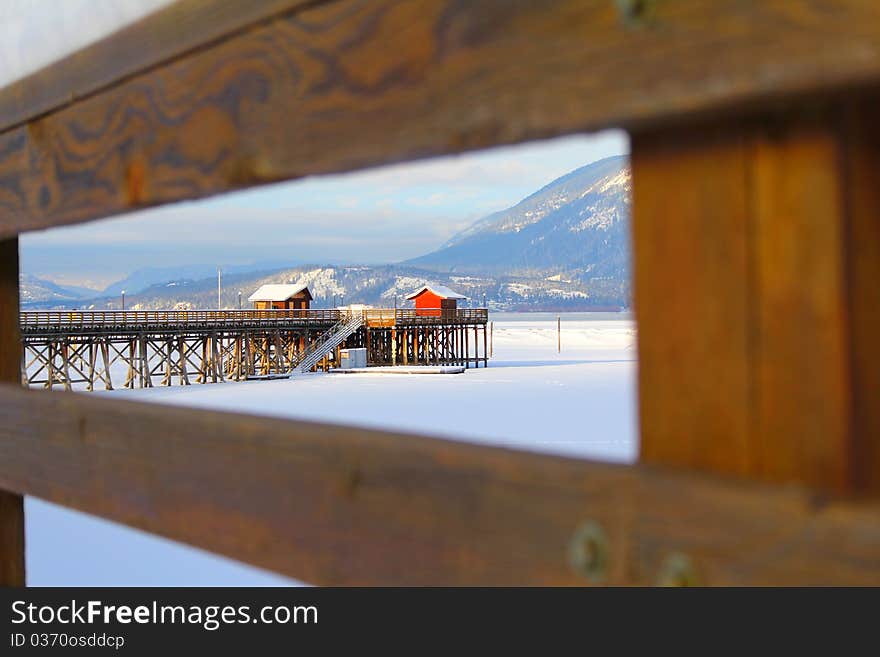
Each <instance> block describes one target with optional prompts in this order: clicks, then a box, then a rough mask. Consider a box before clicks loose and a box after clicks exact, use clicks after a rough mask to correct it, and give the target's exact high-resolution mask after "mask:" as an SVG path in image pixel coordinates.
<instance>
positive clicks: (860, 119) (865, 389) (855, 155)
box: [842, 95, 880, 493]
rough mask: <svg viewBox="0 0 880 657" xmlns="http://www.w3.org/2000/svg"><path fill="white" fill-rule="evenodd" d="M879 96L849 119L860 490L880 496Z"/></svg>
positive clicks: (849, 251)
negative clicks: (879, 337) (879, 338)
mask: <svg viewBox="0 0 880 657" xmlns="http://www.w3.org/2000/svg"><path fill="white" fill-rule="evenodd" d="M878 103H880V97H877V96H876V95H875V96H873V97H871V98H867V99H865V100H864V101H862V102H859V103H853V104H852V105H851V106H850V107H849V108H848V112H847V116H846V144H847V150H846V155H845V159H844V162H843V164H842V165H843V166H844V167H845V175H846V178H847V181H848V190H849V191H848V196H847V209H848V212H849V220H848V222H847V224H846V231H847V232H846V276H847V280H848V285H847V293H848V296H847V303H848V312H849V315H850V321H851V323H852V333H851V336H850V339H851V343H852V353H851V358H850V362H851V367H852V382H853V385H852V390H853V394H852V403H853V424H854V426H856V427H858V428H859V430H858V431H857V432H855V433H854V434H853V436H852V441H853V448H854V450H855V451H856V452H857V453H858V454H859V456H860V458H859V459H858V460H857V461H856V462H855V463H854V464H853V468H854V475H853V476H854V478H855V479H856V481H857V486H858V488H859V489H860V490H870V491H872V492H873V493H880V340H878V336H880V291H878V290H880V287H878V286H880V184H878V176H880V127H878V125H877V107H878V106H880V105H878Z"/></svg>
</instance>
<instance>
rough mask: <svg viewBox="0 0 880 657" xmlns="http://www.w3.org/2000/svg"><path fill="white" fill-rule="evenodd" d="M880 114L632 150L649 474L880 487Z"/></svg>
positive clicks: (857, 106)
mask: <svg viewBox="0 0 880 657" xmlns="http://www.w3.org/2000/svg"><path fill="white" fill-rule="evenodd" d="M875 107H876V104H875V103H874V101H873V100H872V99H870V98H860V97H854V98H853V99H852V100H851V101H848V102H846V103H840V104H838V105H831V106H828V107H825V108H815V107H813V108H808V110H807V111H804V112H785V113H781V114H778V115H767V116H764V117H763V118H757V119H754V120H750V121H739V122H734V121H730V122H721V123H720V124H716V125H714V126H713V127H712V128H709V129H707V128H701V127H699V126H697V127H694V128H691V129H688V130H685V129H681V130H672V131H666V132H662V133H659V132H652V133H650V134H647V135H636V137H635V138H634V141H633V167H634V226H635V228H634V234H635V291H636V307H637V316H638V320H639V329H640V330H639V349H640V363H639V376H640V396H641V401H640V404H641V422H642V442H641V454H642V458H643V460H644V461H645V462H652V463H663V464H666V465H684V466H688V467H693V468H696V469H702V470H709V471H715V472H722V473H730V474H738V475H748V476H750V477H755V478H760V479H764V480H767V481H774V482H800V483H806V484H808V485H811V486H815V487H817V488H819V489H824V490H835V491H849V492H861V493H864V492H873V491H878V490H880V467H878V465H880V458H878V455H880V431H878V426H880V418H878V411H876V410H875V408H876V407H877V403H876V402H877V399H876V398H877V395H878V391H880V386H878V384H880V379H878V375H877V371H878V370H880V350H878V347H877V339H876V338H877V335H878V334H880V333H878V331H880V314H878V310H877V299H878V297H877V292H876V289H877V288H876V281H877V280H878V274H880V228H878V217H880V196H878V192H877V185H876V177H877V171H878V168H877V164H878V162H877V157H878V156H877V154H876V153H877V151H876V145H877V137H876V132H875V128H874V127H873V125H872V122H871V120H870V119H869V118H868V117H870V116H872V111H873V108H875ZM718 135H723V136H722V137H720V139H721V141H722V142H723V143H725V144H726V146H725V148H727V149H729V150H730V151H732V152H735V153H737V154H738V156H737V157H736V158H726V159H725V157H724V156H723V154H722V153H723V152H724V150H723V149H721V148H720V147H719V143H718V142H719V137H718ZM719 179H721V180H724V181H727V182H728V183H729V187H728V188H722V187H720V186H719V183H718V180H719ZM690 199H699V200H702V201H703V205H699V204H695V203H693V202H691V201H690ZM719 217H720V218H719ZM725 217H735V219H733V220H725V219H724V218H725ZM731 254H734V256H733V257H731ZM707 345H708V346H707ZM731 382H734V385H733V386H732V385H731Z"/></svg>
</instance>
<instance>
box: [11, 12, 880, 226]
mask: <svg viewBox="0 0 880 657" xmlns="http://www.w3.org/2000/svg"><path fill="white" fill-rule="evenodd" d="M189 2H190V0H186V2H184V3H181V4H180V6H179V7H178V6H177V5H175V6H172V7H170V8H169V9H167V10H165V11H163V12H159V13H157V14H156V15H155V16H153V17H148V18H146V19H144V21H143V22H141V23H138V24H136V25H135V26H132V27H131V28H130V31H127V32H126V34H125V35H124V36H123V37H111V39H117V38H118V39H120V40H121V39H125V40H126V41H129V42H130V43H137V42H146V43H151V41H144V39H146V37H145V36H141V33H142V32H143V33H145V34H149V33H151V32H150V31H151V30H158V31H160V32H161V30H165V31H169V30H170V31H171V36H170V37H169V38H168V39H165V38H164V37H163V38H161V39H159V41H160V42H161V43H160V44H159V45H155V46H150V47H149V48H147V50H151V51H153V52H158V53H159V54H160V57H159V58H160V59H161V57H162V56H165V55H167V54H168V53H171V52H174V48H173V47H172V46H170V45H169V44H170V43H171V42H173V41H174V39H176V38H177V37H176V36H175V35H176V34H177V32H176V28H175V27H174V21H169V20H168V17H169V16H175V15H177V14H174V13H173V12H180V15H184V16H185V15H188V14H187V11H188V9H187V7H188V6H190V5H189V4H188V3H189ZM279 2H280V4H278V5H271V6H270V9H271V10H272V11H274V8H275V7H278V8H279V11H280V8H283V7H287V6H288V5H287V4H286V3H281V0H279ZM637 4H641V5H643V6H650V7H651V8H652V9H651V12H650V14H651V15H650V16H649V17H644V18H639V17H625V16H622V15H621V14H620V13H619V12H618V11H617V10H616V7H617V6H618V5H617V4H616V3H613V2H608V1H606V0H589V1H585V0H550V1H548V2H541V3H535V2H525V1H519V0H517V1H516V2H510V1H509V0H484V1H482V2H475V3H461V2H453V1H451V0H370V1H369V2H366V1H364V0H335V1H330V2H326V3H320V4H318V5H317V6H312V5H310V4H309V5H303V6H302V7H299V8H296V7H293V5H290V6H291V7H293V8H292V9H291V10H290V11H289V12H288V13H285V14H284V15H283V16H279V17H277V18H274V19H272V20H267V21H265V22H262V23H260V24H259V25H256V26H253V27H252V28H251V29H247V30H244V31H242V32H240V33H237V34H235V35H234V36H231V37H230V38H226V39H221V38H220V37H219V35H220V34H221V33H223V32H224V31H227V30H230V31H232V30H234V29H235V28H234V26H235V25H236V24H237V23H238V22H241V23H248V24H249V25H250V24H251V23H250V21H252V20H253V18H254V15H252V14H250V13H248V11H249V10H248V11H246V10H243V9H242V10H241V12H242V13H241V14H236V13H235V11H236V10H230V14H229V19H228V20H227V21H222V20H219V19H218V21H217V23H216V24H217V26H218V27H217V28H216V29H215V28H209V29H208V33H209V34H211V35H213V37H212V38H214V40H213V41H211V42H210V44H204V47H198V48H196V49H195V50H193V51H192V52H187V53H186V56H182V57H179V58H177V59H174V60H172V61H169V62H166V63H163V64H162V65H161V66H158V67H155V68H147V69H146V70H144V71H143V72H142V73H141V74H138V75H134V76H132V75H131V72H132V71H133V70H135V69H138V68H139V67H140V66H141V65H142V64H143V63H144V62H146V61H150V57H151V56H148V55H145V56H144V57H145V58H144V59H140V58H139V56H135V55H129V56H128V58H126V57H125V56H123V55H120V56H119V61H120V65H119V66H120V68H119V75H120V76H121V79H122V81H121V82H120V83H119V84H116V85H113V86H107V85H108V81H109V80H110V79H112V78H113V76H114V73H113V69H112V67H111V68H107V67H108V66H112V65H111V64H101V65H98V64H95V67H94V68H95V72H94V73H88V72H86V73H83V74H82V77H79V78H76V75H75V73H74V72H72V71H70V72H67V73H65V75H64V76H62V77H67V76H70V77H71V79H78V80H80V81H79V82H77V84H79V85H80V86H81V88H82V89H92V88H93V85H92V83H91V82H89V80H90V79H91V77H94V79H95V80H96V81H97V82H96V83H95V84H97V85H98V86H100V88H101V89H102V91H101V92H100V93H97V94H95V95H93V96H91V97H89V98H86V99H84V100H83V101H81V102H76V103H74V104H71V105H68V106H65V107H63V108H60V109H58V110H57V111H54V112H52V113H50V114H48V115H46V116H44V117H43V118H38V119H34V120H30V121H29V122H28V123H27V124H26V125H19V126H18V127H15V128H11V129H9V130H7V131H6V132H5V133H4V134H2V135H0V234H5V235H10V234H13V233H15V232H17V231H24V230H32V229H36V228H43V227H48V226H54V225H61V224H66V223H73V222H77V221H86V220H89V219H94V218H97V217H102V216H107V215H112V214H116V213H120V212H123V211H125V210H128V209H132V208H137V207H142V206H147V205H153V204H160V203H169V202H172V201H178V200H182V199H189V198H198V197H204V196H208V195H211V194H216V193H219V192H224V191H229V190H232V189H238V188H241V187H244V186H248V185H255V184H260V183H266V182H271V181H276V180H283V179H290V178H296V177H299V176H303V175H307V174H321V173H328V172H334V171H346V170H351V169H356V168H361V167H366V166H371V165H376V164H383V163H388V162H395V161H400V160H406V159H413V158H419V157H427V156H431V155H438V154H442V153H452V152H459V151H463V150H467V149H473V148H481V147H486V146H491V145H498V144H506V143H515V142H519V141H523V140H528V139H535V138H541V137H548V136H553V135H559V134H566V133H571V132H575V131H580V130H592V129H597V128H602V127H607V126H624V127H644V126H647V125H657V124H660V123H665V122H668V121H670V120H675V121H678V122H681V121H683V120H684V119H685V118H687V117H690V116H692V115H695V114H707V113H710V112H727V111H733V110H737V111H740V110H743V109H745V108H752V107H755V106H763V105H764V104H766V103H775V102H778V101H780V100H781V99H782V100H784V99H786V98H788V99H789V101H785V102H794V101H793V100H791V98H792V97H793V96H794V95H796V94H801V93H807V92H823V93H824V92H826V91H828V90H831V89H841V88H844V87H849V86H852V85H857V84H859V85H860V84H869V83H875V82H877V81H878V80H880V5H878V4H877V3H875V2H873V1H867V0H842V1H841V2H837V3H834V5H833V8H832V9H831V10H829V7H828V3H827V2H824V1H820V0H805V1H804V2H799V3H791V2H787V1H784V0H768V1H766V2H760V3H757V2H740V1H739V0H678V1H676V2H657V3H637ZM193 6H196V5H193ZM236 6H237V5H236ZM209 10H213V7H212V5H211V4H210V3H209V4H208V5H205V8H204V9H203V10H202V11H204V12H208V11H209ZM253 11H255V12H257V11H261V10H260V9H254V10H253ZM193 15H202V13H200V12H195V13H194V14H193ZM163 21H166V22H163ZM183 22H184V23H185V21H183ZM160 28H161V29H160ZM183 43H186V44H189V45H190V46H193V47H194V44H195V42H193V41H187V40H184V41H183ZM817 44H821V45H817ZM118 47H122V46H119V45H114V44H112V43H111V44H99V45H97V46H95V50H94V51H93V52H94V53H97V54H93V55H89V56H90V57H100V60H101V62H104V61H105V60H106V53H111V52H114V48H118ZM123 51H124V52H126V53H130V52H134V50H133V49H131V48H130V46H128V47H127V49H126V48H123ZM132 57H133V58H134V59H132ZM90 61H91V60H90ZM57 66H58V67H59V69H58V70H60V71H68V69H70V68H71V67H73V68H74V69H75V68H77V65H75V64H70V63H67V64H65V63H64V62H62V63H59V64H58V65H57ZM65 67H67V68H65ZM83 67H84V69H85V70H88V69H89V68H91V65H89V66H85V65H83ZM38 76H41V77H42V80H44V82H42V83H40V82H33V81H28V80H25V81H23V82H22V85H24V86H23V87H21V88H22V89H27V88H28V87H27V85H29V84H34V85H41V84H45V85H46V86H47V88H48V87H51V88H52V89H56V88H63V85H62V86H61V87H59V86H58V85H60V84H61V83H60V82H58V81H57V78H58V77H59V76H57V75H56V74H55V73H53V72H52V71H51V70H47V71H43V72H41V73H39V74H38ZM53 80H54V81H53ZM22 93H23V92H21V91H15V89H13V90H11V91H8V92H6V94H4V93H3V92H0V107H13V109H12V110H11V111H8V112H7V124H6V125H13V124H15V123H17V122H20V121H22V120H24V118H25V117H30V116H32V115H33V114H32V112H36V113H40V114H41V113H44V112H46V111H47V108H48V107H49V106H50V105H52V104H53V101H51V98H52V97H53V96H52V93H48V92H47V93H48V98H49V99H50V100H45V99H44V100H41V101H39V102H38V103H37V105H36V106H35V107H34V108H33V109H32V110H31V109H28V108H27V107H21V106H20V105H21V102H22V99H24V96H22ZM38 96H39V95H38V94H34V93H32V92H30V91H29V92H28V94H27V97H28V98H31V97H34V98H37V97H38ZM10 99H11V100H10ZM34 102H37V101H36V100H35V101H34ZM365 126H369V128H368V129H365Z"/></svg>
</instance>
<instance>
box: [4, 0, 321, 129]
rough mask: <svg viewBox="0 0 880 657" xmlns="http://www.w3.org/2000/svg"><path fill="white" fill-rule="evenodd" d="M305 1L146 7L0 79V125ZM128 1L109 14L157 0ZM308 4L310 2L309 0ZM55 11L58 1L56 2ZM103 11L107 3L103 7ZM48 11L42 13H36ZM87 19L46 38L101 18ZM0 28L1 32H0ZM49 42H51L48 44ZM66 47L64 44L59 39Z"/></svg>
mask: <svg viewBox="0 0 880 657" xmlns="http://www.w3.org/2000/svg"><path fill="white" fill-rule="evenodd" d="M307 2H308V0H259V1H255V0H183V1H180V0H178V1H176V2H171V3H170V4H169V5H168V6H167V7H161V6H160V7H159V8H158V10H156V9H154V11H153V13H152V14H151V15H148V16H146V17H144V18H143V19H141V20H139V21H134V22H132V23H130V24H127V25H126V24H123V25H120V26H118V29H116V30H115V31H113V32H112V33H111V34H109V35H106V36H105V37H104V38H102V39H100V40H98V41H96V42H95V43H93V44H91V45H88V46H86V47H84V48H81V49H77V50H76V51H75V52H73V53H72V54H71V55H69V56H67V57H66V58H62V59H60V60H59V61H57V62H54V63H52V64H49V65H48V66H46V67H44V68H43V69H41V70H39V71H37V72H36V73H33V74H31V75H29V76H27V77H24V78H22V79H21V80H18V81H16V82H14V83H12V84H9V85H7V86H6V88H5V89H3V91H2V92H0V131H2V130H5V129H8V128H9V127H10V126H13V125H16V124H20V123H25V122H27V121H29V120H31V119H33V118H35V117H37V116H40V115H41V114H45V113H47V112H50V111H54V110H57V109H59V108H61V107H64V106H65V105H69V104H71V103H73V102H76V101H77V100H79V99H82V98H85V97H86V96H90V95H92V94H94V93H95V92H97V91H100V90H101V89H104V88H106V87H108V86H110V85H112V84H116V83H119V82H120V81H121V80H124V79H126V78H129V77H131V76H133V75H136V74H138V73H143V72H144V71H145V70H147V69H149V68H153V67H155V66H157V65H160V64H162V63H165V62H168V61H169V60H171V59H174V58H175V57H179V56H181V55H183V54H185V53H188V52H192V51H193V50H195V49H197V48H200V47H204V46H206V45H209V44H211V43H213V42H215V41H217V40H218V39H224V38H229V37H230V36H232V35H235V34H237V33H239V32H241V31H243V30H246V29H248V28H251V27H253V26H254V25H256V24H258V23H260V22H261V21H264V20H266V19H268V18H271V17H273V16H277V15H278V14H281V13H283V12H285V11H288V10H290V9H294V8H296V7H299V6H302V5H303V4H306V3H307ZM92 4H93V5H97V6H93V7H91V8H90V14H93V13H94V12H95V11H99V12H100V11H101V10H102V4H100V3H94V2H92ZM130 4H131V3H128V4H126V5H124V6H122V7H114V8H113V12H114V13H117V14H119V13H122V12H129V11H132V10H134V11H137V12H144V11H149V10H150V8H151V6H153V5H161V0H152V1H148V2H146V3H144V4H145V6H144V7H131V6H130ZM310 4H314V2H312V3H310ZM59 9H60V10H61V11H63V10H64V7H63V6H62V7H59ZM103 10H104V11H105V12H108V13H109V12H110V11H111V9H110V8H109V7H103ZM21 11H25V12H36V11H39V9H38V8H36V7H29V6H24V7H22V8H21ZM51 18H52V17H49V16H46V17H44V20H49V19H51ZM102 18H103V20H101V21H95V20H93V17H92V15H90V16H89V17H88V18H86V17H84V16H81V17H78V18H77V19H75V20H76V22H77V24H78V25H75V26H73V27H70V28H68V29H67V30H66V31H65V32H61V33H60V34H59V33H58V32H56V33H54V34H53V37H54V39H55V40H56V41H57V40H61V41H62V42H63V41H64V40H65V38H67V39H70V38H71V37H70V35H68V34H67V33H66V32H69V31H70V30H71V29H74V27H76V26H79V27H81V30H80V31H84V32H89V31H90V30H93V29H94V24H95V23H96V22H98V23H101V24H105V23H107V22H108V20H107V17H106V16H103V17H102ZM0 34H2V31H0ZM23 45H24V46H25V47H26V48H32V49H40V48H43V47H45V46H46V45H47V44H46V43H45V39H34V40H32V41H31V42H28V43H26V44H23ZM52 46H53V49H54V48H56V47H59V46H56V45H55V44H52ZM66 47H69V46H66Z"/></svg>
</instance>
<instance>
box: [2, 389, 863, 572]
mask: <svg viewBox="0 0 880 657" xmlns="http://www.w3.org/2000/svg"><path fill="white" fill-rule="evenodd" d="M0 393H2V394H0V488H3V489H7V490H10V491H14V492H18V493H23V494H27V495H34V496H37V497H40V498H43V499H46V500H49V501H52V502H56V503H60V504H63V505H65V506H69V507H73V508H75V509H80V510H83V511H86V512H89V513H93V514H96V515H99V516H103V517H106V518H109V519H111V520H116V521H120V522H123V523H126V524H128V525H131V526H134V527H139V528H141V529H145V530H147V531H150V532H155V533H158V534H161V535H164V536H167V537H170V538H173V539H176V540H179V541H184V542H187V543H191V544H193V545H197V546H200V547H203V548H207V549H209V550H212V551H215V552H219V553H221V554H225V555H228V556H230V557H233V558H236V559H240V560H243V561H246V562H249V563H252V564H255V565H258V566H263V567H266V568H270V569H272V570H275V571H278V572H281V573H284V574H287V575H291V576H294V577H298V578H301V579H304V580H306V581H308V582H313V583H318V584H589V583H591V582H593V581H606V582H608V583H619V584H622V583H636V584H652V583H655V582H657V581H658V580H660V579H664V580H673V581H675V580H677V579H678V580H682V581H692V580H693V579H694V578H697V579H698V580H699V581H701V582H704V583H707V584H830V583H838V584H880V508H878V506H877V505H876V504H873V505H866V504H862V505H859V504H855V503H846V502H843V501H840V500H833V499H830V498H828V499H817V498H815V497H814V496H811V495H810V494H808V493H805V492H803V491H801V490H799V489H796V488H772V487H767V486H763V485H757V484H749V483H742V482H736V481H724V480H709V479H703V478H699V477H697V476H693V475H683V474H678V473H671V472H667V471H664V470H660V469H651V468H647V467H645V466H641V467H623V466H615V465H609V464H600V463H591V462H587V461H581V460H574V459H563V458H557V457H552V456H546V455H536V454H529V453H525V452H515V451H510V450H504V449H495V448H488V447H483V446H476V445H468V444H463V443H457V442H451V441H443V440H436V439H428V438H423V437H417V436H407V435H399V434H393V433H385V432H378V431H368V430H364V429H353V428H346V427H340V426H329V425H318V424H312V423H307V422H290V421H286V420H279V419H272V418H258V417H249V416H242V415H230V414H224V413H217V412H214V411H205V410H189V409H184V408H167V407H161V406H157V405H150V404H143V403H134V402H130V401H126V400H123V399H121V398H120V397H115V398H114V399H112V400H111V399H100V398H96V397H93V396H92V397H89V396H87V395H80V394H77V393H49V392H36V391H26V390H21V389H18V388H15V387H7V388H3V389H2V390H0ZM576 536H577V537H579V538H578V540H580V541H583V543H576V544H575V545H574V549H573V546H572V539H573V537H576ZM603 543H604V544H603ZM585 546H586V547H585ZM603 551H604V552H607V555H608V559H607V562H606V566H605V567H604V569H603V567H602V566H601V564H598V565H597V563H596V562H595V561H590V560H589V559H587V560H586V561H583V560H582V561H577V559H575V562H576V563H580V564H581V565H582V566H584V565H586V566H587V574H588V575H589V576H590V577H589V578H588V577H585V576H584V575H581V574H579V573H578V572H577V571H576V570H575V569H574V568H573V567H572V565H571V561H572V559H573V558H574V557H577V556H578V555H580V556H581V557H583V555H585V554H587V555H589V554H601V553H602V552H603ZM600 561H601V560H600ZM688 563H689V564H690V567H691V568H692V572H688V568H687V567H685V566H683V565H682V564H685V565H686V564H688Z"/></svg>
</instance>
